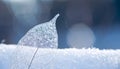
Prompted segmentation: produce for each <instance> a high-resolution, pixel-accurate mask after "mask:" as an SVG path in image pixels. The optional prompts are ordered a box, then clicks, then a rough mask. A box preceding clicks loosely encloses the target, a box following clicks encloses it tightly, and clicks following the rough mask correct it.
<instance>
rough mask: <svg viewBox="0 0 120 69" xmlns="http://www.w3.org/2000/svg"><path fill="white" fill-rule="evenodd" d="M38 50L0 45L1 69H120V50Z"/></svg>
mask: <svg viewBox="0 0 120 69" xmlns="http://www.w3.org/2000/svg"><path fill="white" fill-rule="evenodd" d="M36 50H37V48H34V47H27V46H16V45H3V44H2V45H0V69H120V50H119V49H118V50H99V49H75V48H72V49H46V48H39V49H38V51H37V52H36ZM35 52H36V54H35ZM34 54H35V55H34ZM33 56H34V57H33ZM31 60H32V61H31Z"/></svg>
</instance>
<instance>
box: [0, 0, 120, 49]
mask: <svg viewBox="0 0 120 69" xmlns="http://www.w3.org/2000/svg"><path fill="white" fill-rule="evenodd" d="M57 13H59V14H60V18H59V19H58V20H57V24H56V26H57V31H58V37H59V40H58V42H59V48H69V45H68V44H67V38H66V35H67V33H68V30H69V28H70V27H71V26H73V25H75V24H80V23H84V24H86V25H87V26H88V27H89V28H90V29H91V30H92V31H93V33H94V35H95V37H96V39H95V43H94V47H96V48H100V49H119V48H120V0H0V41H1V42H4V43H6V44H17V42H18V41H19V40H20V38H21V37H22V36H24V35H25V33H26V32H27V31H28V30H29V29H30V28H32V27H33V26H35V25H38V24H40V23H44V22H47V21H49V20H50V19H51V18H53V17H54V16H55V15H56V14H57Z"/></svg>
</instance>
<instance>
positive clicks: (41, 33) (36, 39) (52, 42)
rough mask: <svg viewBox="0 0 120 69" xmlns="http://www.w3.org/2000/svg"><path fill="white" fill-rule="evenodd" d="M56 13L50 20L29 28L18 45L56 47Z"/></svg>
mask: <svg viewBox="0 0 120 69" xmlns="http://www.w3.org/2000/svg"><path fill="white" fill-rule="evenodd" d="M58 17H59V14H57V15H56V16H55V17H54V18H53V19H52V20H50V21H49V22H46V23H42V24H39V25H37V26H35V27H33V28H32V29H30V30H29V31H28V32H27V33H26V34H25V35H24V36H23V37H22V38H21V39H20V41H19V42H18V45H26V46H35V47H40V48H57V47H58V34H57V30H56V20H57V18H58Z"/></svg>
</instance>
